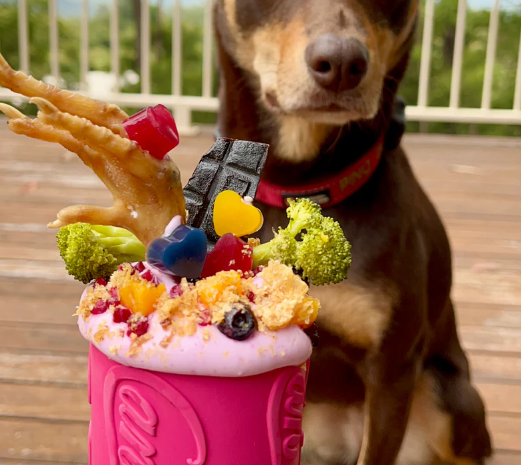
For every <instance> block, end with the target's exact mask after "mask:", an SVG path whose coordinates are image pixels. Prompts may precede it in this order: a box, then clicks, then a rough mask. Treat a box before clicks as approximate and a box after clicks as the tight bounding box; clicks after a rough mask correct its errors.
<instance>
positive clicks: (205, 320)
mask: <svg viewBox="0 0 521 465" xmlns="http://www.w3.org/2000/svg"><path fill="white" fill-rule="evenodd" d="M200 316H201V322H200V323H199V325H200V326H208V325H211V324H212V315H210V312H209V311H208V310H206V309H205V310H202V311H201V315H200Z"/></svg>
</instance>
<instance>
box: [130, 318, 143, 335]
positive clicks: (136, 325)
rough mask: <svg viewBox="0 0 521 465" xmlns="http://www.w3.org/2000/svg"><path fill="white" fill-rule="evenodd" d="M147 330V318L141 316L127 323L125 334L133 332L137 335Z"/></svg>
mask: <svg viewBox="0 0 521 465" xmlns="http://www.w3.org/2000/svg"><path fill="white" fill-rule="evenodd" d="M147 331H148V318H147V317H143V318H140V319H139V320H138V321H135V322H133V323H131V324H130V325H129V328H128V331H127V336H130V335H131V334H135V335H136V336H137V337H140V336H143V335H144V334H146V333H147Z"/></svg>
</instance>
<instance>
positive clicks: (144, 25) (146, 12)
mask: <svg viewBox="0 0 521 465" xmlns="http://www.w3.org/2000/svg"><path fill="white" fill-rule="evenodd" d="M140 48H141V93H142V94H150V7H149V5H148V0H141V43H140Z"/></svg>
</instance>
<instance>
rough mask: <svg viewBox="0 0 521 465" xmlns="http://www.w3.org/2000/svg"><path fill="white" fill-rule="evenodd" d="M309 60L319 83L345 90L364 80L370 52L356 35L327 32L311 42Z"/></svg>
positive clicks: (307, 50)
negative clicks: (351, 36)
mask: <svg viewBox="0 0 521 465" xmlns="http://www.w3.org/2000/svg"><path fill="white" fill-rule="evenodd" d="M306 62H307V65H308V68H309V71H310V72H311V74H312V76H313V78H314V79H315V81H316V82H317V84H319V85H320V86H321V87H323V88H324V89H328V90H333V91H336V92H341V91H344V90H351V89H354V88H356V87H358V85H359V84H360V82H362V79H363V78H364V76H365V75H366V73H367V68H368V65H369V54H368V52H367V49H366V48H365V47H364V45H362V43H361V42H360V41H358V40H356V39H343V38H341V37H338V36H335V35H333V34H326V35H323V36H320V37H319V38H318V39H317V40H315V41H314V42H313V43H311V44H310V45H308V47H307V49H306Z"/></svg>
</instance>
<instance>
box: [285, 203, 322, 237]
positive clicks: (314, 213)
mask: <svg viewBox="0 0 521 465" xmlns="http://www.w3.org/2000/svg"><path fill="white" fill-rule="evenodd" d="M288 204H289V207H288V208H287V209H286V214H287V215H288V218H289V224H288V227H287V228H286V230H287V231H288V233H289V234H291V235H292V236H293V237H295V236H297V234H299V233H301V232H302V231H304V230H307V229H310V228H319V227H320V223H321V222H322V219H323V218H324V217H323V216H322V209H321V208H320V205H318V204H316V203H315V202H312V201H311V200H309V199H298V200H288Z"/></svg>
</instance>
